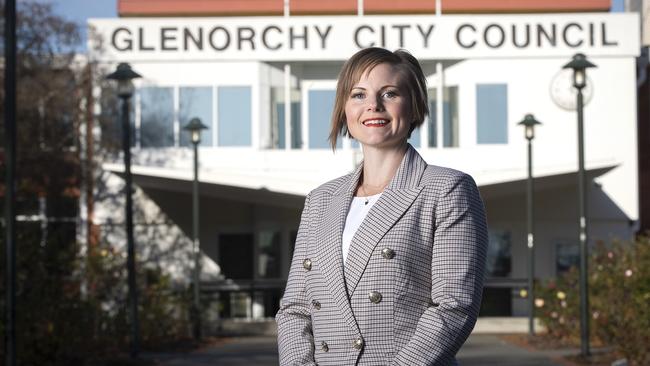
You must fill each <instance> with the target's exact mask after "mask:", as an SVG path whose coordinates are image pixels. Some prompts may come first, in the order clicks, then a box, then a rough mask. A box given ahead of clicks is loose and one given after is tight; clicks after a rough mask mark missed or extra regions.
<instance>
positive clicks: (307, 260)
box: [302, 258, 311, 271]
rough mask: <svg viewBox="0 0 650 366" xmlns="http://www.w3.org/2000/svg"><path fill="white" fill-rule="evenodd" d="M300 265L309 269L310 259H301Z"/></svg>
mask: <svg viewBox="0 0 650 366" xmlns="http://www.w3.org/2000/svg"><path fill="white" fill-rule="evenodd" d="M302 266H303V267H305V269H306V270H308V271H311V259H309V258H307V259H305V260H304V261H302Z"/></svg>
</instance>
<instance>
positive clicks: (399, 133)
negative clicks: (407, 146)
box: [345, 63, 412, 148]
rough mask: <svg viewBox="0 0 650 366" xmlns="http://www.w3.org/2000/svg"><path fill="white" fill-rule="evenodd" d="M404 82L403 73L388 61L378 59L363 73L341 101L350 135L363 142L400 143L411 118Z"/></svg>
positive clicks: (388, 145)
mask: <svg viewBox="0 0 650 366" xmlns="http://www.w3.org/2000/svg"><path fill="white" fill-rule="evenodd" d="M406 84H407V83H406V80H405V77H404V75H403V73H402V72H401V71H400V70H399V69H397V68H396V67H394V66H393V65H390V64H386V63H382V64H379V65H377V66H375V67H374V68H372V69H371V70H369V71H366V72H365V73H363V75H362V76H361V78H360V79H359V81H358V82H357V83H356V84H355V85H354V86H353V87H352V90H351V91H350V94H349V97H348V99H347V101H346V103H345V117H346V122H347V126H348V130H349V131H350V134H351V135H352V137H354V138H355V139H356V140H357V141H359V142H360V143H361V144H362V145H364V146H372V147H377V148H394V147H396V146H401V145H403V144H404V141H406V138H407V135H408V133H409V129H410V125H411V122H412V121H411V120H412V117H411V113H410V109H409V107H410V101H409V97H408V92H407V91H405V90H404V88H405V86H406Z"/></svg>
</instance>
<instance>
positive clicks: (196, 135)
mask: <svg viewBox="0 0 650 366" xmlns="http://www.w3.org/2000/svg"><path fill="white" fill-rule="evenodd" d="M207 128H208V126H206V125H204V124H203V123H201V120H200V119H198V118H196V117H194V118H192V119H191V120H190V122H189V123H188V124H186V125H185V126H184V127H183V129H184V130H187V131H189V132H190V133H191V134H192V143H194V144H198V143H199V142H201V131H202V130H205V129H207Z"/></svg>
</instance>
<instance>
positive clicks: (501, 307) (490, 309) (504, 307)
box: [479, 287, 512, 316]
mask: <svg viewBox="0 0 650 366" xmlns="http://www.w3.org/2000/svg"><path fill="white" fill-rule="evenodd" d="M479 316H512V289H511V288H510V287H497V288H494V287H486V288H484V289H483V299H482V300H481V310H480V311H479Z"/></svg>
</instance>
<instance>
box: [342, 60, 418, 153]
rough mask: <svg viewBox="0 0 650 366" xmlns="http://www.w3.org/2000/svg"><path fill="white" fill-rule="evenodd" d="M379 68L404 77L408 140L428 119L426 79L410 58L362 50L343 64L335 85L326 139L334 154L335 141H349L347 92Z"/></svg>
mask: <svg viewBox="0 0 650 366" xmlns="http://www.w3.org/2000/svg"><path fill="white" fill-rule="evenodd" d="M380 64H389V65H392V66H395V67H397V68H398V69H399V70H400V71H401V72H403V73H404V75H405V76H406V81H407V83H408V85H409V87H408V88H406V90H407V92H408V97H409V100H410V101H411V112H412V113H413V122H412V123H411V129H410V130H409V134H408V136H409V137H410V136H411V132H413V130H415V128H416V127H419V126H420V125H421V124H422V123H423V122H424V119H425V118H426V117H427V116H428V115H429V104H428V97H427V79H426V78H425V77H424V73H423V72H422V68H421V67H420V63H419V62H418V60H417V59H416V58H415V57H413V55H411V54H410V53H409V52H408V51H406V50H397V51H395V52H391V51H389V50H387V49H384V48H379V47H370V48H365V49H362V50H361V51H359V52H357V53H355V54H354V55H353V56H352V57H350V59H349V60H347V61H346V62H345V64H344V65H343V68H342V69H341V73H340V74H339V79H338V82H337V83H336V99H335V101H334V110H333V111H332V126H331V129H330V136H329V141H330V145H331V146H332V150H336V140H337V139H338V137H339V136H340V135H343V134H345V135H346V136H348V137H350V131H348V127H347V121H346V116H345V103H346V102H347V99H348V97H349V94H350V91H352V88H353V87H354V85H355V84H356V83H357V82H358V81H359V80H360V79H361V76H362V75H363V74H364V73H366V72H370V71H371V70H372V69H373V68H374V67H375V66H377V65H380Z"/></svg>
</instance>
